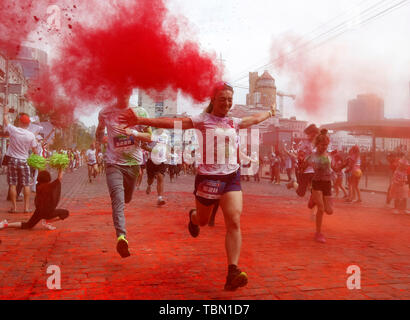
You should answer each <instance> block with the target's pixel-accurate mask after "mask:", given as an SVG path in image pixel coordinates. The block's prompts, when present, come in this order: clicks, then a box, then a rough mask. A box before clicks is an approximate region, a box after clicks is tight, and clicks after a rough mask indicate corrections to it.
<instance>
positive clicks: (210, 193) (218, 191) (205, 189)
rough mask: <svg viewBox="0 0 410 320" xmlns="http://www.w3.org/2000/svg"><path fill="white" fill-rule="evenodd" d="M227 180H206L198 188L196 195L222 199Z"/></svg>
mask: <svg viewBox="0 0 410 320" xmlns="http://www.w3.org/2000/svg"><path fill="white" fill-rule="evenodd" d="M225 185H226V182H222V181H214V180H204V181H202V182H201V183H200V184H199V185H198V188H197V191H196V195H197V196H198V197H202V198H205V199H212V200H213V199H220V198H221V196H222V192H223V190H224V188H225Z"/></svg>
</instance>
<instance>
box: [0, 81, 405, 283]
mask: <svg viewBox="0 0 410 320" xmlns="http://www.w3.org/2000/svg"><path fill="white" fill-rule="evenodd" d="M131 91H132V90H131V89H124V91H123V92H119V93H118V97H117V102H116V103H115V104H114V105H112V106H108V107H105V108H104V109H102V110H101V111H100V113H99V123H98V127H97V130H96V141H95V142H94V143H92V144H91V145H90V147H89V149H88V150H86V151H79V150H75V149H68V150H58V151H59V152H62V153H65V154H67V155H68V157H69V160H70V164H69V169H68V170H69V171H73V170H76V169H78V168H80V167H81V166H84V165H87V167H88V181H89V182H90V183H92V181H93V179H95V178H96V177H97V175H99V174H103V173H105V176H106V182H107V186H108V191H109V196H110V198H111V206H112V218H113V225H114V229H115V232H116V249H117V251H118V253H119V255H120V256H121V257H122V258H126V257H129V256H130V255H131V252H130V250H129V242H128V239H127V231H126V220H125V215H124V207H125V205H126V204H127V203H129V202H130V201H131V200H132V197H133V193H134V190H135V189H139V188H140V187H141V183H142V179H143V177H144V173H145V175H146V179H147V188H146V190H145V191H146V193H147V194H150V193H151V192H152V188H153V186H154V185H155V186H156V192H157V197H158V198H157V205H158V206H163V205H166V199H165V197H164V180H165V176H166V174H168V175H169V179H170V182H173V181H176V180H177V179H178V176H180V175H181V174H185V175H186V174H192V175H195V182H194V185H193V195H194V199H193V202H192V209H191V210H189V212H186V213H185V214H186V219H187V229H188V230H187V231H188V232H189V234H190V235H191V236H192V237H193V238H196V237H198V236H199V234H200V230H201V228H203V227H205V226H212V225H213V224H214V218H215V214H216V212H217V211H218V209H219V208H220V209H221V210H222V213H223V217H224V221H225V226H226V235H225V251H226V258H227V276H226V283H225V290H236V289H237V288H239V287H243V286H245V285H246V284H247V282H248V275H247V273H246V272H244V271H243V270H242V269H241V268H240V267H239V258H240V253H241V245H242V235H241V223H240V217H241V214H242V209H243V197H242V188H241V180H243V179H245V180H249V177H251V178H252V177H253V178H254V179H255V181H260V178H261V177H260V171H261V168H262V167H263V165H264V164H267V163H269V167H270V170H271V172H270V176H271V181H272V182H274V183H276V184H279V183H280V182H281V177H280V172H281V168H280V164H281V163H284V168H285V170H286V171H285V172H286V174H287V178H288V179H287V187H288V188H289V189H295V191H296V194H297V195H298V196H299V197H305V195H306V194H307V193H308V192H309V193H310V197H309V199H308V200H307V206H308V207H309V208H310V209H311V210H312V212H313V213H314V218H315V221H316V230H315V233H314V236H313V237H312V238H313V240H315V241H317V242H319V243H325V242H326V238H325V236H324V234H323V232H322V229H323V223H324V216H325V214H327V215H332V214H333V213H334V211H335V210H334V207H333V201H332V193H333V190H334V192H335V194H336V196H338V195H339V193H340V192H342V193H343V196H344V198H345V201H346V202H353V201H355V202H356V203H360V202H361V201H362V198H361V193H360V189H359V181H360V179H361V177H362V170H361V165H362V163H361V157H360V149H359V148H358V147H357V146H354V147H352V148H351V149H350V150H349V151H348V153H347V154H342V153H341V152H337V151H336V150H333V151H328V149H329V144H330V138H329V135H328V132H327V130H326V129H320V128H318V127H317V126H316V125H314V124H312V125H310V126H308V127H307V128H306V129H305V134H306V137H307V139H306V140H303V141H301V143H299V144H298V145H295V146H293V147H292V148H291V150H287V149H284V150H282V152H272V154H271V155H270V157H269V156H265V157H263V158H262V159H259V157H258V154H255V152H253V153H252V152H247V150H243V151H242V150H241V148H240V146H239V145H240V143H239V141H240V136H239V129H246V128H250V127H252V126H253V125H256V124H258V123H261V122H263V121H265V120H267V119H269V118H271V117H272V116H274V115H275V110H276V108H275V105H273V106H272V108H271V109H270V110H267V111H264V112H260V113H256V114H253V115H250V116H247V117H244V118H234V117H230V116H228V112H229V110H230V109H231V107H232V99H233V93H234V90H233V87H232V86H231V85H229V84H228V83H225V82H224V83H219V84H218V85H216V86H215V89H214V91H213V94H212V97H211V100H210V103H209V105H208V107H207V108H206V109H205V110H204V111H203V112H202V113H201V114H199V115H197V116H193V117H186V118H149V117H147V115H146V114H145V115H144V116H141V113H139V112H138V110H135V109H132V108H130V107H129V99H130V96H131ZM5 111H7V108H6V109H5ZM4 119H5V120H4V121H5V123H6V124H7V125H6V130H8V132H9V133H10V137H11V144H10V148H9V153H8V156H9V160H8V161H9V163H8V168H9V169H8V182H9V185H10V192H9V193H10V200H11V202H12V204H13V207H12V208H11V210H10V212H15V211H16V194H17V191H16V189H17V185H18V184H19V183H20V185H22V186H23V188H25V193H24V194H25V197H26V194H27V195H29V191H27V190H26V189H27V188H28V187H29V186H30V179H29V177H28V176H27V174H29V172H30V169H29V168H28V166H27V162H26V159H27V154H28V152H29V151H32V152H35V153H37V154H43V155H44V156H45V157H48V156H50V155H51V154H52V152H48V151H47V149H46V145H45V144H41V143H39V142H38V140H36V137H35V136H34V135H32V134H29V133H27V132H26V131H27V130H26V129H27V119H26V118H25V117H22V118H21V119H20V120H21V123H22V125H21V126H19V127H18V128H17V127H14V126H12V125H11V124H10V123H9V122H8V120H7V112H5V113H4ZM177 125H178V126H177ZM176 127H179V128H182V130H190V129H195V130H196V133H197V135H200V136H201V139H198V141H199V142H198V147H199V148H194V147H193V145H191V144H190V143H188V144H187V145H186V146H185V147H184V150H183V152H181V150H179V149H177V147H176V146H172V147H170V146H169V145H170V136H169V135H168V134H167V130H173V129H174V128H176ZM210 133H211V134H210ZM13 139H15V140H13ZM18 139H20V140H18ZM16 141H17V142H16ZM221 141H222V143H221ZM16 146H17V147H16ZM40 146H41V148H40ZM40 149H41V150H40ZM240 150H241V151H240ZM283 159H284V161H283ZM391 163H392V175H391V183H390V187H389V192H388V199H387V200H388V201H391V200H394V201H395V206H396V209H397V210H401V211H403V212H407V211H406V205H407V198H408V193H409V185H408V183H409V179H408V176H409V164H408V160H407V158H406V155H405V154H404V153H403V154H401V153H400V154H398V155H397V157H396V158H395V159H394V160H392V161H391ZM245 171H246V172H247V173H246V175H245V174H244V172H245ZM62 177H63V174H62V171H61V170H60V171H59V173H58V178H57V179H56V180H55V181H53V182H52V181H51V176H50V174H49V173H48V172H47V171H42V172H40V173H38V177H37V178H36V180H37V194H36V199H35V206H36V210H35V212H34V214H33V216H32V217H31V218H30V220H29V221H28V222H27V223H26V222H12V223H9V222H8V221H3V222H1V223H0V229H2V228H5V227H16V228H23V229H24V228H32V227H33V226H34V225H35V224H36V223H37V222H39V221H41V220H44V221H49V220H56V219H65V218H67V217H68V214H69V213H68V211H67V210H64V209H57V205H58V200H59V197H60V190H61V181H62ZM344 179H345V181H346V183H347V188H345V186H344V185H345V183H344V182H343V180H344ZM25 201H26V202H25V210H27V212H28V210H29V209H28V199H25ZM45 225H48V223H47V222H46V223H45ZM48 228H49V229H52V228H53V227H52V226H51V225H48Z"/></svg>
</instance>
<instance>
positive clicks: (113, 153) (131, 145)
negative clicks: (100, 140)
mask: <svg viewBox="0 0 410 320" xmlns="http://www.w3.org/2000/svg"><path fill="white" fill-rule="evenodd" d="M125 110H127V109H121V108H117V107H115V106H112V107H105V108H104V109H102V110H101V111H100V113H99V115H98V121H99V123H100V124H101V125H104V126H105V127H106V128H107V135H108V143H107V150H106V152H105V156H104V158H105V162H106V163H107V164H116V165H129V163H130V162H135V161H136V163H137V164H142V163H143V155H142V149H141V143H140V141H138V140H136V139H135V138H134V137H132V136H126V135H123V133H122V132H121V130H120V127H121V126H122V124H121V123H120V121H119V116H120V115H121V113H122V112H124V111H125ZM145 128H146V127H145V126H134V127H131V129H135V130H137V131H140V132H142V131H144V129H145Z"/></svg>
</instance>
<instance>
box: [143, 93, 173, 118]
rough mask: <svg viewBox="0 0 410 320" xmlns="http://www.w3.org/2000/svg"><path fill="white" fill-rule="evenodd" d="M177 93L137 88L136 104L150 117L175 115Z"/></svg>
mask: <svg viewBox="0 0 410 320" xmlns="http://www.w3.org/2000/svg"><path fill="white" fill-rule="evenodd" d="M177 101H178V99H177V95H176V94H173V93H172V92H169V93H168V92H167V93H157V92H150V93H147V92H145V91H143V90H138V106H139V107H143V108H144V109H145V110H147V112H148V114H149V116H150V117H151V118H159V117H164V116H165V115H176V114H177V113H178V102H177Z"/></svg>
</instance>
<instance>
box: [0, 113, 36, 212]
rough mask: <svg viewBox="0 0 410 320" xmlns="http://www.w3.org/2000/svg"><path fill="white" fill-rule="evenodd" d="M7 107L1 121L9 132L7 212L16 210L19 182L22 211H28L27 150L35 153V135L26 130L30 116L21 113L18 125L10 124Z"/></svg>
mask: <svg viewBox="0 0 410 320" xmlns="http://www.w3.org/2000/svg"><path fill="white" fill-rule="evenodd" d="M8 113H9V108H8V107H7V106H6V107H4V112H3V123H4V125H5V130H6V131H7V132H8V133H9V134H10V146H9V148H8V150H7V153H6V154H7V155H8V156H9V160H8V173H7V182H8V184H9V186H10V200H11V202H12V208H11V209H10V210H9V213H15V212H16V210H17V205H16V198H17V191H16V186H17V184H18V183H19V182H20V184H21V185H23V186H24V212H25V213H28V212H29V205H30V182H31V181H30V167H29V166H28V164H27V158H28V155H29V150H30V149H31V150H32V151H33V152H34V153H37V150H36V147H37V142H36V137H35V136H34V134H33V133H31V132H30V131H28V130H27V128H28V126H29V125H30V117H29V116H28V115H27V114H21V115H20V117H19V127H15V126H13V125H12V124H10V121H9V119H8Z"/></svg>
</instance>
